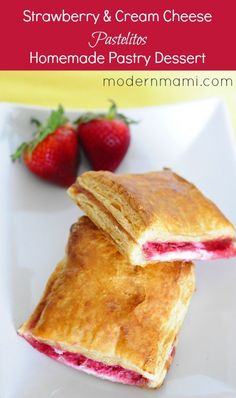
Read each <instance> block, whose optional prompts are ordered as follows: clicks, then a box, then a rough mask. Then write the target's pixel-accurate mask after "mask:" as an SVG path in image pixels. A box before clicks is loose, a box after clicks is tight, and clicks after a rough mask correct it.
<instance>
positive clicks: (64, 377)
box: [0, 99, 236, 398]
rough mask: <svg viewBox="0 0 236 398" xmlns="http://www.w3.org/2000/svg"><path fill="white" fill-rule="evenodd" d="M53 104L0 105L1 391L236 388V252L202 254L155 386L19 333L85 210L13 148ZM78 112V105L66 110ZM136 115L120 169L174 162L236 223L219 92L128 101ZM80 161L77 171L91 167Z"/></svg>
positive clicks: (220, 394)
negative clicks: (125, 380) (86, 365)
mask: <svg viewBox="0 0 236 398" xmlns="http://www.w3.org/2000/svg"><path fill="white" fill-rule="evenodd" d="M48 113H49V110H48V109H43V108H36V107H26V106H21V105H10V104H1V105H0V132H1V134H2V138H1V153H0V159H1V167H0V173H1V191H0V192H1V209H2V210H3V212H2V215H1V232H2V237H1V240H0V242H1V244H2V247H1V253H2V254H3V257H2V259H3V264H2V267H1V276H0V283H1V286H0V288H1V289H0V292H1V296H2V297H1V298H0V306H1V327H0V334H1V336H0V341H1V345H2V347H1V354H0V366H1V368H0V371H1V373H0V375H1V381H0V396H1V398H32V397H33V398H42V397H43V398H47V397H50V398H52V397H53V398H65V397H66V398H75V397H76V398H78V397H81V398H94V397H96V398H111V397H112V398H118V397H123V396H125V398H134V397H135V398H138V397H150V396H153V394H155V396H156V395H157V396H158V395H159V396H161V397H162V398H164V397H165V398H167V397H168V398H177V397H178V398H184V397H186V398H196V397H204V398H206V397H214V398H226V397H236V349H235V336H236V286H235V282H236V260H235V259H232V260H228V261H214V262H211V263H210V262H209V263H207V262H206V263H200V264H198V265H197V267H196V274H197V291H196V293H195V295H194V298H193V300H192V303H191V305H190V309H189V312H188V314H187V317H186V320H185V322H184V326H183V328H182V331H181V333H180V338H179V345H178V349H177V354H176V357H175V360H174V363H173V365H172V367H171V369H170V371H169V373H168V375H167V378H166V380H165V383H164V385H163V387H162V388H161V390H160V391H159V392H152V391H146V390H140V389H137V388H135V387H128V386H123V385H119V384H113V383H111V382H107V381H103V380H99V379H97V378H95V377H93V376H88V375H86V374H83V373H80V372H78V371H75V370H73V369H71V368H68V367H66V366H63V365H61V364H58V363H56V362H54V361H53V360H51V359H49V358H47V357H45V356H44V355H42V354H40V353H38V352H37V351H35V350H33V349H32V348H31V347H30V346H29V345H28V344H27V343H26V342H25V341H24V340H23V339H21V338H20V337H18V336H17V335H16V329H17V328H18V327H19V325H20V324H21V323H22V322H23V321H24V320H25V319H26V318H27V317H28V316H29V314H30V313H31V311H32V310H33V308H34V306H35V304H36V303H37V301H38V300H39V298H40V296H41V293H42V290H43V287H44V285H45V282H46V280H47V278H48V276H49V275H50V273H51V272H52V270H53V268H54V266H55V264H56V263H57V261H58V260H59V259H60V258H61V257H62V256H63V251H64V246H65V243H66V240H67V235H68V230H69V227H70V225H71V224H72V223H73V222H74V221H75V219H76V218H77V217H78V216H79V214H80V213H79V210H78V209H77V208H76V206H74V204H73V203H72V202H71V200H70V199H69V198H68V197H67V195H66V193H65V190H63V189H61V188H57V187H54V186H51V185H49V184H46V183H44V182H42V181H40V180H39V179H37V178H35V177H34V176H33V175H32V174H30V173H29V172H28V171H27V170H26V169H25V167H24V166H23V165H22V164H19V163H18V164H12V163H11V161H10V158H9V154H10V153H11V152H13V151H14V149H15V147H16V146H17V145H18V144H19V143H20V142H21V141H22V139H25V138H29V137H30V136H31V133H32V127H31V126H30V124H29V119H30V117H31V116H35V117H38V118H41V119H44V118H46V117H47V115H48ZM68 114H69V116H70V117H71V119H72V120H74V119H75V118H76V117H77V116H78V112H76V111H71V112H69V113H68ZM127 114H129V116H131V117H133V118H135V119H138V120H140V123H139V124H138V125H135V126H132V143H131V147H130V149H129V152H128V155H127V156H126V158H125V160H124V161H123V163H122V165H121V167H120V168H119V170H118V172H142V171H148V170H156V169H160V168H162V167H163V166H169V167H171V168H173V169H174V170H176V171H177V172H179V173H180V174H182V175H183V176H184V177H186V178H188V179H190V180H191V181H193V182H194V183H196V184H197V185H198V186H199V187H200V188H201V189H202V190H203V191H204V192H205V193H206V194H207V195H208V196H209V197H210V198H212V199H213V200H214V201H215V202H216V203H217V204H218V205H219V206H220V208H221V209H222V210H223V211H224V212H225V214H226V215H227V216H228V217H229V218H230V219H231V220H232V221H233V222H234V223H235V224H236V189H235V184H236V162H235V152H234V143H233V138H232V131H231V127H230V124H229V121H228V116H227V112H226V110H225V106H224V104H223V103H222V102H221V101H220V100H218V99H210V100H204V101H197V102H190V103H183V104H178V105H169V106H163V107H149V108H140V109H130V110H128V111H127ZM85 167H86V166H83V167H81V169H80V171H83V170H85Z"/></svg>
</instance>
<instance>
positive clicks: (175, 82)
mask: <svg viewBox="0 0 236 398" xmlns="http://www.w3.org/2000/svg"><path fill="white" fill-rule="evenodd" d="M102 85H103V87H123V86H126V87H233V85H234V81H233V79H232V78H230V77H223V76H221V77H219V76H218V77H216V76H209V77H207V76H204V77H201V76H197V75H196V76H191V77H182V76H175V77H150V76H149V77H138V76H134V75H131V76H129V77H122V76H116V77H110V76H109V77H103V78H102Z"/></svg>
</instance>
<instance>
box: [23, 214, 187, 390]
mask: <svg viewBox="0 0 236 398" xmlns="http://www.w3.org/2000/svg"><path fill="white" fill-rule="evenodd" d="M193 290H194V272H193V264H192V263H182V262H176V263H159V264H153V265H149V266H147V267H145V268H142V267H132V266H131V264H130V263H129V262H128V261H127V259H126V258H125V257H124V256H122V255H121V254H120V253H119V252H118V250H117V249H116V247H115V245H113V244H112V243H111V242H110V240H109V239H108V238H107V237H106V236H105V234H103V233H102V232H101V231H100V230H99V229H98V228H97V227H96V226H95V225H94V224H93V223H92V222H91V221H90V220H89V219H88V218H87V217H82V218H81V219H80V221H79V222H78V223H76V224H74V225H73V226H72V228H71V233H70V238H69V241H68V245H67V251H66V256H65V258H64V260H63V261H62V262H61V263H60V264H59V265H58V266H57V268H56V270H55V271H54V273H53V274H52V276H51V277H50V279H49V281H48V284H47V287H46V290H45V292H44V295H43V297H42V299H41V300H40V302H39V304H38V306H37V307H36V309H35V311H34V312H33V314H32V315H31V317H30V318H29V320H28V321H27V322H25V323H24V324H23V325H22V327H21V328H20V329H19V334H21V335H23V336H24V337H25V338H27V336H30V337H32V338H33V339H35V340H37V341H38V342H41V343H44V344H47V345H49V346H52V347H56V348H57V349H58V350H62V351H65V352H71V353H79V354H81V355H84V356H86V357H87V358H90V359H92V360H95V361H100V362H102V363H104V364H108V365H113V366H121V367H122V368H124V369H128V370H131V371H134V372H137V373H138V374H140V375H142V376H143V377H144V378H146V379H147V380H148V386H149V387H158V386H160V385H161V384H162V382H163V380H164V377H165V374H166V372H167V368H168V366H167V363H168V359H169V356H170V353H171V351H172V348H173V344H174V341H175V339H176V336H177V334H178V332H179V329H180V327H181V324H182V322H183V318H184V316H185V313H186V310H187V307H188V304H189V300H190V298H191V295H192V293H193Z"/></svg>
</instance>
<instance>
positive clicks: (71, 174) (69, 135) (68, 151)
mask: <svg viewBox="0 0 236 398" xmlns="http://www.w3.org/2000/svg"><path fill="white" fill-rule="evenodd" d="M32 122H33V123H35V124H36V125H37V128H38V130H37V133H36V135H35V138H34V139H33V140H32V141H30V142H27V143H23V144H21V145H20V146H19V148H18V149H17V150H16V152H15V153H14V154H13V155H12V160H16V159H17V158H19V157H20V156H22V157H23V160H24V163H25V165H26V166H27V168H28V169H29V170H30V171H31V172H32V173H34V174H36V175H37V176H39V177H41V178H43V179H44V180H47V181H50V182H53V183H55V184H57V185H61V186H65V187H68V186H70V185H71V184H72V183H73V182H74V181H75V179H76V175H77V168H78V164H79V144H78V137H77V134H76V131H75V129H74V128H73V127H72V125H70V124H69V123H68V119H67V118H66V116H65V114H64V110H63V108H62V107H61V106H59V107H58V110H57V111H53V112H52V113H51V115H50V117H49V118H48V120H47V122H46V123H45V124H41V123H40V122H38V120H35V119H32Z"/></svg>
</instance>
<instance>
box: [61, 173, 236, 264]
mask: <svg viewBox="0 0 236 398" xmlns="http://www.w3.org/2000/svg"><path fill="white" fill-rule="evenodd" d="M68 193H69V195H70V196H71V198H72V199H73V200H74V201H75V202H76V203H77V204H78V206H80V207H81V209H82V210H84V212H85V213H86V214H87V215H88V216H89V217H90V219H91V220H92V221H93V222H94V223H95V224H96V225H97V226H98V227H99V228H100V229H102V230H104V231H105V232H106V233H107V234H108V235H109V236H110V237H111V238H112V239H113V241H114V242H115V244H116V245H117V247H118V249H119V251H120V252H121V253H123V254H124V255H126V256H127V257H128V259H129V261H130V262H131V263H132V264H134V265H146V264H147V263H150V262H153V261H175V260H195V259H198V260H206V259H213V258H223V257H230V256H233V255H236V241H235V229H234V227H233V225H232V224H231V223H230V222H229V221H228V220H227V218H226V217H225V216H224V215H223V214H222V213H221V212H220V210H219V209H218V208H217V207H216V206H215V205H214V203H212V202H211V201H210V200H209V199H207V198H206V197H205V196H204V195H203V194H202V193H201V192H200V191H199V190H198V189H197V188H196V187H195V186H194V185H193V184H191V183H190V182H188V181H186V180H184V179H183V178H182V177H180V176H178V175H177V174H175V173H173V172H172V171H171V170H170V169H164V170H162V171H158V172H150V173H145V174H123V175H116V174H113V173H111V172H107V171H98V172H96V171H90V172H86V173H84V174H82V175H81V176H80V177H78V179H77V181H76V183H75V184H73V185H72V186H71V187H70V188H69V190H68Z"/></svg>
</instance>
